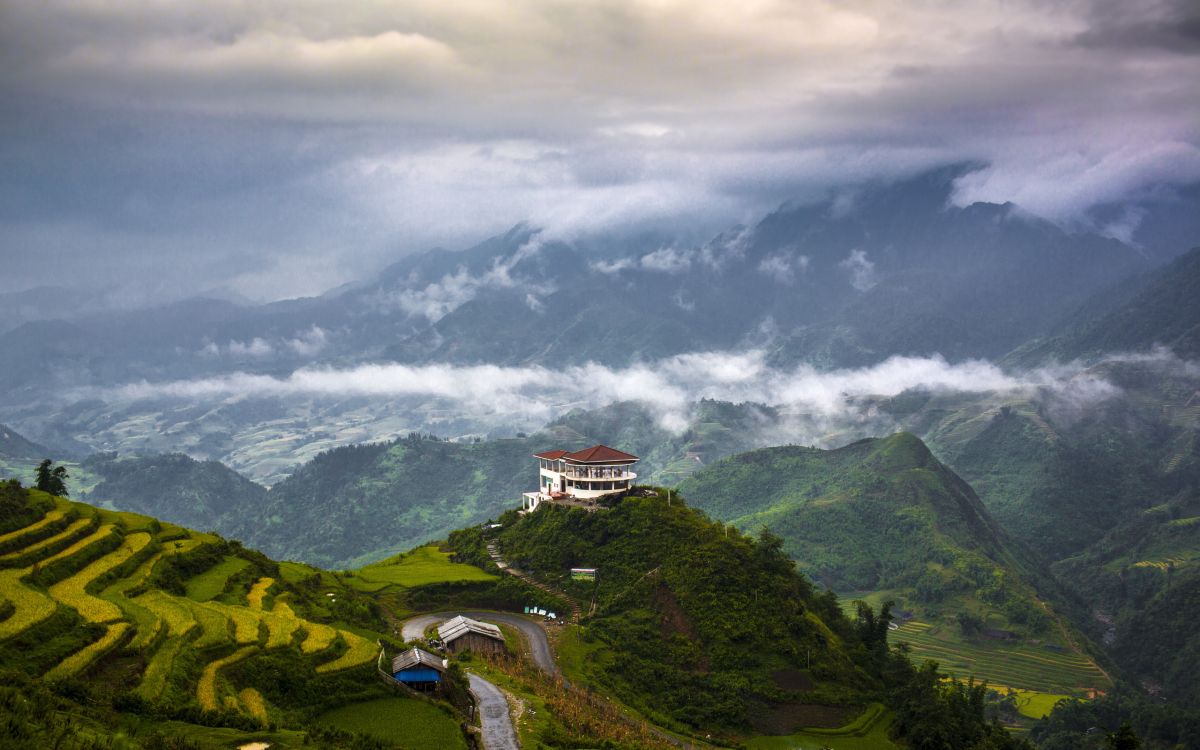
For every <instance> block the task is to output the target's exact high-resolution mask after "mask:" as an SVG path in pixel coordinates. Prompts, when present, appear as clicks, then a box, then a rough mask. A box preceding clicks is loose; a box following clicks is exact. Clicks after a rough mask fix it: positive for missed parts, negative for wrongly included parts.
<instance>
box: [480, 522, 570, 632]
mask: <svg viewBox="0 0 1200 750" xmlns="http://www.w3.org/2000/svg"><path fill="white" fill-rule="evenodd" d="M487 551H488V555H489V556H490V557H491V558H492V562H494V563H496V567H497V568H499V569H500V570H502V571H504V572H505V573H508V574H509V575H512V576H516V577H517V578H520V579H521V580H522V581H524V582H525V583H528V584H529V585H530V586H533V587H535V588H537V589H540V590H542V591H545V592H546V593H547V594H549V595H550V596H556V597H558V598H560V599H564V600H566V602H567V603H568V604H570V605H571V616H570V617H569V618H568V619H567V622H569V623H572V624H576V623H578V622H579V619H580V617H581V616H582V614H583V607H581V606H580V605H579V602H577V601H575V598H574V597H572V596H571V595H570V594H567V593H566V592H564V591H562V590H560V589H556V588H554V587H553V586H550V585H549V584H545V583H542V582H541V581H539V580H537V579H536V578H533V577H532V576H530V575H529V574H528V573H526V572H524V571H523V570H520V569H518V568H514V567H513V566H512V565H510V564H508V562H506V561H505V559H504V557H503V556H502V555H501V554H500V545H499V543H498V542H496V540H494V539H493V540H491V541H489V542H488V543H487Z"/></svg>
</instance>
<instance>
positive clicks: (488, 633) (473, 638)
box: [438, 615, 505, 654]
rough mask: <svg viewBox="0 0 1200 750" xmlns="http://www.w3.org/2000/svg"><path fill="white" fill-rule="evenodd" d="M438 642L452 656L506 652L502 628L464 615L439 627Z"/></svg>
mask: <svg viewBox="0 0 1200 750" xmlns="http://www.w3.org/2000/svg"><path fill="white" fill-rule="evenodd" d="M438 640H440V641H441V642H442V645H444V646H445V647H446V650H447V651H449V652H450V653H452V654H457V653H460V652H463V651H467V650H471V651H474V652H475V653H477V654H502V653H504V651H505V647H504V634H503V633H501V632H500V628H498V627H496V626H495V625H492V624H491V623H487V622H479V621H478V620H472V619H470V618H469V617H463V616H462V615H459V616H458V617H455V618H454V619H452V620H447V621H446V622H444V623H442V624H441V625H440V626H438Z"/></svg>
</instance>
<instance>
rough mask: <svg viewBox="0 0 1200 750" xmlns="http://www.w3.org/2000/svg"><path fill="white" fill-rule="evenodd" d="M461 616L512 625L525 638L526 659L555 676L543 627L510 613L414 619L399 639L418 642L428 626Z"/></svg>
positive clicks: (440, 614) (462, 612)
mask: <svg viewBox="0 0 1200 750" xmlns="http://www.w3.org/2000/svg"><path fill="white" fill-rule="evenodd" d="M457 615H464V616H466V617H470V618H471V619H472V620H482V621H483V622H490V623H503V624H505V625H511V626H512V627H514V628H516V629H517V630H519V631H521V635H523V636H525V643H526V644H528V646H529V655H530V657H531V658H532V659H533V663H534V664H537V665H538V666H539V667H541V668H542V670H543V671H545V672H547V673H549V674H557V673H558V666H557V665H556V664H555V663H554V654H553V652H552V651H551V650H550V641H549V640H548V639H547V638H546V631H545V630H543V629H542V626H541V625H539V624H537V623H536V622H534V621H533V620H530V619H527V618H525V617H522V616H520V615H516V614H511V613H509V612H485V611H483V610H457V611H450V612H431V613H429V614H426V615H417V616H416V617H411V618H409V619H407V620H405V621H404V625H403V626H402V629H401V631H400V637H401V638H403V639H404V640H405V642H408V641H416V640H420V639H421V636H423V635H424V634H425V630H426V628H428V627H429V626H430V625H436V624H438V623H441V622H445V621H446V620H449V619H450V618H451V617H456V616H457Z"/></svg>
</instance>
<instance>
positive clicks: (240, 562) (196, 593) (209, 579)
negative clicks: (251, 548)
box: [184, 557, 250, 602]
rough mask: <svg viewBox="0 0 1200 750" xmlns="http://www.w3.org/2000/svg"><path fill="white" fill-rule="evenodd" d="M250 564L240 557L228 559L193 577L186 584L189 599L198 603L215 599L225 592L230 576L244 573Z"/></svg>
mask: <svg viewBox="0 0 1200 750" xmlns="http://www.w3.org/2000/svg"><path fill="white" fill-rule="evenodd" d="M249 564H250V561H249V560H244V559H242V558H240V557H227V558H225V559H224V560H222V561H221V562H219V563H217V564H216V565H214V566H212V567H211V568H209V569H208V570H206V571H204V572H203V573H201V574H199V575H197V576H193V577H192V578H189V579H188V580H187V583H186V584H184V585H185V586H186V588H187V597H188V598H189V599H192V600H194V601H198V602H207V601H210V600H212V599H215V598H216V597H217V596H219V595H220V593H221V592H222V591H224V590H225V583H226V582H227V581H228V580H229V578H230V576H232V575H234V574H235V573H238V572H240V571H242V570H243V569H244V568H245V567H246V566H248V565H249Z"/></svg>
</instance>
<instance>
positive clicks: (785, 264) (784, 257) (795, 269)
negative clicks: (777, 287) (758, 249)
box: [758, 253, 808, 284]
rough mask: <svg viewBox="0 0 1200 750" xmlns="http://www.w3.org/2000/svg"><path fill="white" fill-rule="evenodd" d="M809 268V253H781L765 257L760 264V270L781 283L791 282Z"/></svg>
mask: <svg viewBox="0 0 1200 750" xmlns="http://www.w3.org/2000/svg"><path fill="white" fill-rule="evenodd" d="M807 270H808V256H807V255H788V254H784V253H780V254H778V255H770V256H767V257H766V258H763V260H762V262H761V263H759V264H758V272H759V273H761V274H764V275H766V276H769V277H770V278H772V279H774V280H775V281H777V282H779V283H780V284H791V283H792V282H794V281H795V280H796V276H797V275H798V274H802V273H804V272H805V271H807Z"/></svg>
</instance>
